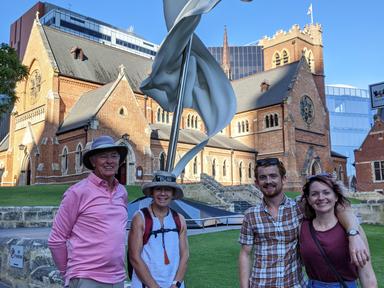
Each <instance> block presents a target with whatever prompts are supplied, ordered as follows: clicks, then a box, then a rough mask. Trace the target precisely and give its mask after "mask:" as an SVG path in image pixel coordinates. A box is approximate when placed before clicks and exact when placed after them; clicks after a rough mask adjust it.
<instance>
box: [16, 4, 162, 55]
mask: <svg viewBox="0 0 384 288" xmlns="http://www.w3.org/2000/svg"><path fill="white" fill-rule="evenodd" d="M36 13H38V14H37V15H38V17H39V18H40V23H41V24H43V25H45V26H51V27H54V28H56V29H59V30H61V31H65V32H68V33H71V34H74V35H78V36H81V37H83V38H87V39H90V40H93V41H96V42H99V43H103V44H106V45H110V46H113V47H116V48H119V49H123V50H126V51H129V52H132V53H135V54H138V55H141V56H144V57H147V58H154V57H155V55H156V52H157V50H158V49H159V45H157V44H154V43H152V42H149V41H146V40H144V39H143V38H142V37H140V36H138V35H136V34H134V33H133V31H126V30H122V29H119V28H116V27H114V26H112V25H110V24H107V23H104V22H102V21H100V20H97V19H94V18H90V17H87V16H84V15H81V14H78V13H76V12H73V11H70V10H68V9H65V8H62V7H59V6H56V5H53V4H50V3H46V2H38V3H36V4H35V5H34V6H33V7H32V8H31V9H29V10H28V11H27V12H26V13H24V14H23V15H22V16H21V17H20V18H19V19H18V20H16V21H15V22H14V23H13V24H12V25H11V33H10V45H11V47H14V48H15V49H16V51H17V52H18V55H19V57H20V59H22V58H23V56H24V52H25V49H26V44H27V42H28V39H29V34H30V31H31V27H32V24H33V20H34V18H36Z"/></svg>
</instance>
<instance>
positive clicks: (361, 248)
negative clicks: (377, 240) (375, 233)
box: [348, 235, 369, 268]
mask: <svg viewBox="0 0 384 288" xmlns="http://www.w3.org/2000/svg"><path fill="white" fill-rule="evenodd" d="M348 240H349V254H350V255H351V262H352V263H353V264H355V265H356V266H357V267H361V268H362V267H364V265H365V264H366V263H367V262H368V261H369V253H368V249H367V246H366V245H365V243H364V241H363V238H362V237H361V236H360V235H355V236H348Z"/></svg>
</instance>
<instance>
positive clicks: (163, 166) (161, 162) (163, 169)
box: [159, 152, 166, 171]
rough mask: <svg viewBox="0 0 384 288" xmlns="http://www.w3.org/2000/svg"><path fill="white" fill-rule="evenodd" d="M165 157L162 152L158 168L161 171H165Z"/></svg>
mask: <svg viewBox="0 0 384 288" xmlns="http://www.w3.org/2000/svg"><path fill="white" fill-rule="evenodd" d="M165 157H166V156H165V153H164V152H162V153H161V154H160V159H159V167H160V170H161V171H165Z"/></svg>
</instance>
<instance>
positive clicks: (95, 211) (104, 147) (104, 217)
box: [48, 136, 128, 288]
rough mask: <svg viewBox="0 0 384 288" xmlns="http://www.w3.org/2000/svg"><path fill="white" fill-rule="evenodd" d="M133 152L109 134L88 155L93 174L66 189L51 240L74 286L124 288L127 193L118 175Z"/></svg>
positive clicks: (87, 163) (59, 264) (85, 158)
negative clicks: (116, 142)
mask: <svg viewBox="0 0 384 288" xmlns="http://www.w3.org/2000/svg"><path fill="white" fill-rule="evenodd" d="M127 153H128V149H127V147H125V146H120V145H117V144H115V142H114V141H113V139H112V138H111V137H109V136H100V137H99V138H96V139H95V140H94V141H93V143H92V145H91V149H90V150H88V151H87V152H86V153H85V154H84V156H83V164H84V166H85V167H87V168H88V169H90V170H92V173H90V174H89V176H88V177H87V178H86V179H83V180H82V181H80V182H79V183H77V184H75V185H73V186H71V187H70V188H68V190H67V191H66V192H65V193H64V196H63V200H62V201H61V204H60V208H59V210H58V212H57V215H56V217H55V220H54V222H53V225H52V231H51V234H50V236H49V239H48V246H49V248H50V250H51V253H52V256H53V260H54V261H55V263H56V266H57V267H58V269H59V270H60V273H61V275H62V276H63V277H64V280H65V286H69V287H71V288H96V287H103V288H104V287H111V288H112V287H113V288H123V287H124V280H125V278H126V274H125V263H124V260H125V243H126V233H125V228H126V223H127V202H128V195H127V191H126V190H125V188H124V186H123V185H121V184H119V182H118V181H117V179H116V178H115V174H116V173H117V170H118V168H119V164H120V163H121V162H123V161H124V159H125V158H126V156H127Z"/></svg>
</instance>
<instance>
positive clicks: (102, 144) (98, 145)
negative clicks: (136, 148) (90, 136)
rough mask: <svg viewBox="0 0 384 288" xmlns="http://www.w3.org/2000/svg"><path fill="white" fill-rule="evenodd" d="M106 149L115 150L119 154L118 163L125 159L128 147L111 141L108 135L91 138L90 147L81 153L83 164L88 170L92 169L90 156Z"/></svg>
mask: <svg viewBox="0 0 384 288" xmlns="http://www.w3.org/2000/svg"><path fill="white" fill-rule="evenodd" d="M106 150H116V151H117V152H118V153H119V154H120V164H121V163H122V162H123V161H124V160H125V157H127V154H128V148H127V147H126V146H122V145H118V144H116V143H115V141H113V139H112V137H110V136H106V135H103V136H100V137H98V138H96V139H95V140H93V142H92V145H91V148H90V149H89V150H88V151H87V152H85V153H84V155H83V164H84V166H85V167H87V168H88V169H89V170H94V169H95V168H94V167H93V165H92V163H91V161H90V157H91V156H93V155H96V154H99V153H101V152H104V151H106Z"/></svg>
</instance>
